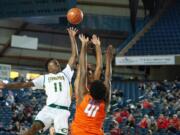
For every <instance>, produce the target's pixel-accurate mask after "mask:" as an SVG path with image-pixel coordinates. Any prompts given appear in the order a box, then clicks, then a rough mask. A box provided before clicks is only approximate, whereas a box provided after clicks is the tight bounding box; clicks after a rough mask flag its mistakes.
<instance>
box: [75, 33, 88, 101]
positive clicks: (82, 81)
mask: <svg viewBox="0 0 180 135" xmlns="http://www.w3.org/2000/svg"><path fill="white" fill-rule="evenodd" d="M79 39H80V40H81V43H82V46H81V53H80V58H79V75H78V76H79V83H78V86H77V88H78V90H75V91H76V92H77V97H78V100H77V102H78V103H80V102H81V101H82V99H83V97H84V95H85V94H86V93H87V92H88V91H87V87H86V82H87V80H86V75H87V56H86V55H87V44H88V41H89V38H86V37H85V36H84V35H82V34H81V35H79ZM77 79H78V78H77Z"/></svg>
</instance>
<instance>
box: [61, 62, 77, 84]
mask: <svg viewBox="0 0 180 135" xmlns="http://www.w3.org/2000/svg"><path fill="white" fill-rule="evenodd" d="M62 72H63V73H64V75H65V76H66V77H67V79H68V80H69V82H71V79H72V77H73V74H74V70H73V69H71V67H70V66H69V65H67V66H66V68H65V69H64V70H63V71H62Z"/></svg>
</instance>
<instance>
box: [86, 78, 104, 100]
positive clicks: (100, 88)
mask: <svg viewBox="0 0 180 135" xmlns="http://www.w3.org/2000/svg"><path fill="white" fill-rule="evenodd" d="M106 89H107V88H106V86H105V84H104V83H103V82H102V81H101V80H95V81H93V82H92V83H91V84H90V90H89V91H90V95H91V96H92V97H93V99H94V100H104V101H105V100H106V99H105V98H106V91H107V90H106Z"/></svg>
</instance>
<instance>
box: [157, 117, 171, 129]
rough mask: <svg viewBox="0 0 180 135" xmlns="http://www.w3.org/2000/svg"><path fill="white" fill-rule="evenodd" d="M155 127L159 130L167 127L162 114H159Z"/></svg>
mask: <svg viewBox="0 0 180 135" xmlns="http://www.w3.org/2000/svg"><path fill="white" fill-rule="evenodd" d="M157 126H158V129H159V130H161V129H164V130H165V129H167V128H168V127H169V120H168V119H167V118H166V117H165V116H164V115H163V114H161V115H160V116H159V118H158V120H157Z"/></svg>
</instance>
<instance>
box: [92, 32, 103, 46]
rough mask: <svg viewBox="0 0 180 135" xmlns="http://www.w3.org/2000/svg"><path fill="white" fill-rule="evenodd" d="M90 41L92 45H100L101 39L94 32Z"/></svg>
mask: <svg viewBox="0 0 180 135" xmlns="http://www.w3.org/2000/svg"><path fill="white" fill-rule="evenodd" d="M91 42H92V43H93V44H94V45H101V41H100V39H99V37H97V35H95V34H93V36H92V39H91Z"/></svg>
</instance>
